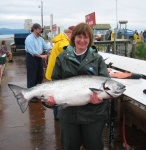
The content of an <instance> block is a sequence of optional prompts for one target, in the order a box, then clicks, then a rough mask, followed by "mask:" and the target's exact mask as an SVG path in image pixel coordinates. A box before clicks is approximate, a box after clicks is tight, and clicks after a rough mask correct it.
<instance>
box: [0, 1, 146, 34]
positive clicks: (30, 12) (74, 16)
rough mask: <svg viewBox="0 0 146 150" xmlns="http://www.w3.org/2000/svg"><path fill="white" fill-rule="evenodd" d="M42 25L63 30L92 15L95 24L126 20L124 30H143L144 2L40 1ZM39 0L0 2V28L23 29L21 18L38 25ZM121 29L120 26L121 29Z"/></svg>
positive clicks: (144, 25) (39, 18)
mask: <svg viewBox="0 0 146 150" xmlns="http://www.w3.org/2000/svg"><path fill="white" fill-rule="evenodd" d="M42 2H43V24H44V25H45V26H49V25H50V15H51V14H53V24H56V25H57V26H59V27H63V28H67V27H68V26H71V25H77V24H78V23H80V22H85V16H86V15H88V14H90V13H92V12H95V15H96V23H97V24H107V23H108V24H110V25H111V27H112V29H114V28H115V27H116V26H117V22H119V20H126V21H128V23H127V28H128V29H131V30H137V31H138V32H141V31H144V30H146V10H145V8H146V5H145V0H139V1H138V0H42ZM39 5H41V0H3V1H1V8H0V28H11V29H23V28H24V21H25V19H32V22H33V23H39V24H41V8H39V7H38V6H39ZM124 27H125V26H122V28H124Z"/></svg>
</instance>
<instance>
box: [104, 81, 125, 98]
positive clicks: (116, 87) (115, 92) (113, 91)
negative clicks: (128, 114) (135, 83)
mask: <svg viewBox="0 0 146 150" xmlns="http://www.w3.org/2000/svg"><path fill="white" fill-rule="evenodd" d="M102 88H103V90H104V91H105V92H106V93H107V94H109V95H110V96H112V97H114V98H116V97H118V96H120V95H122V94H123V92H124V91H125V90H126V89H125V88H126V86H125V85H123V84H121V83H119V82H117V81H114V80H111V79H107V80H106V81H105V82H104V83H103V87H102Z"/></svg>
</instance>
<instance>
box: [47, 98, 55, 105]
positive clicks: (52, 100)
mask: <svg viewBox="0 0 146 150" xmlns="http://www.w3.org/2000/svg"><path fill="white" fill-rule="evenodd" d="M45 103H46V104H47V105H49V106H54V105H55V104H56V102H55V99H54V97H53V96H49V99H47V100H46V102H45Z"/></svg>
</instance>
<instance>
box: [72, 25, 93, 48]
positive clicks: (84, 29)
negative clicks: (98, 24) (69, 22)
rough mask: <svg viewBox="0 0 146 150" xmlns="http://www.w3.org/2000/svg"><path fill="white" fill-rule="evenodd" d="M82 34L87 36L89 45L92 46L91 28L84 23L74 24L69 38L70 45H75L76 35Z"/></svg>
mask: <svg viewBox="0 0 146 150" xmlns="http://www.w3.org/2000/svg"><path fill="white" fill-rule="evenodd" d="M80 34H83V35H84V36H88V37H89V45H88V48H89V47H90V46H92V44H93V30H92V28H91V27H90V26H89V25H88V24H86V23H79V24H78V25H76V26H75V28H74V29H73V31H72V35H71V39H70V45H71V46H73V47H75V37H76V36H77V35H80Z"/></svg>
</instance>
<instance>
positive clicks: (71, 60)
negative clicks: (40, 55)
mask: <svg viewBox="0 0 146 150" xmlns="http://www.w3.org/2000/svg"><path fill="white" fill-rule="evenodd" d="M92 44H93V31H92V29H91V28H90V26H89V25H87V24H85V23H80V24H78V25H77V26H76V27H75V28H74V30H73V32H72V36H71V39H70V45H69V46H67V47H66V48H65V49H64V51H63V52H62V53H61V54H60V55H59V56H58V57H57V59H56V64H55V67H54V70H53V75H52V79H53V80H60V79H65V78H68V77H73V76H78V75H96V76H105V77H109V74H108V71H107V67H106V64H105V62H104V60H103V58H102V57H101V56H100V55H99V54H98V52H97V49H96V48H95V47H94V46H92ZM46 103H47V104H48V105H50V106H52V105H54V104H55V100H54V98H53V97H50V98H49V99H48V100H47V102H46ZM106 119H107V101H106V100H103V99H101V98H100V97H98V95H97V94H95V93H93V94H92V95H91V98H90V100H89V104H87V105H84V106H74V107H67V108H65V109H60V110H59V120H60V121H59V123H60V132H61V144H62V149H63V150H79V149H80V147H81V145H84V147H85V149H86V150H103V147H104V145H103V141H102V131H103V128H104V125H105V120H106Z"/></svg>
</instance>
